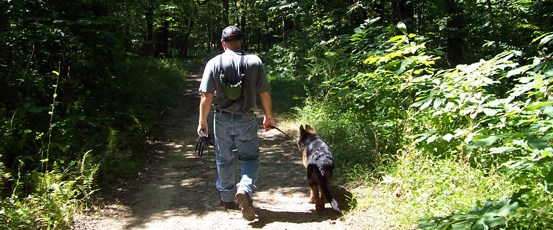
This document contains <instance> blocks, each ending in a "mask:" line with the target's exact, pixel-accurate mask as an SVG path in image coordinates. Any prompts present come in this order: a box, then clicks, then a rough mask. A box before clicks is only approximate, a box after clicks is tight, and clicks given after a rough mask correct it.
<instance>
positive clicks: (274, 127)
mask: <svg viewBox="0 0 553 230" xmlns="http://www.w3.org/2000/svg"><path fill="white" fill-rule="evenodd" d="M271 128H273V129H276V130H278V131H279V132H281V133H282V134H284V136H286V137H288V138H290V139H292V140H294V141H295V140H296V138H294V137H292V136H290V135H288V134H287V133H285V132H284V131H282V130H280V129H279V128H277V127H276V126H271Z"/></svg>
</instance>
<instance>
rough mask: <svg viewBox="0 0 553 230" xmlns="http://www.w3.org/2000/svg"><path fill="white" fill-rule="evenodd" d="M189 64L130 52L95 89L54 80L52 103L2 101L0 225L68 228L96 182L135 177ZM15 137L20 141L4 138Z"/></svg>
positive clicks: (91, 198)
mask: <svg viewBox="0 0 553 230" xmlns="http://www.w3.org/2000/svg"><path fill="white" fill-rule="evenodd" d="M190 68H191V66H190V65H189V64H187V63H184V62H182V61H176V60H167V59H166V60H156V59H128V60H126V61H122V62H118V63H117V65H116V66H114V68H113V70H111V72H112V74H111V75H110V76H109V77H106V78H103V80H102V84H101V85H99V87H98V88H95V89H93V90H90V91H84V92H79V93H81V94H78V93H77V92H76V93H75V94H67V93H65V92H60V91H57V93H56V91H54V90H55V89H58V88H59V89H61V88H62V87H65V86H64V85H62V84H65V83H64V82H61V81H60V82H59V83H58V84H59V86H58V85H56V86H54V88H52V92H50V94H51V96H50V98H52V101H50V103H51V104H50V105H48V104H45V105H33V106H34V107H28V108H18V109H16V110H13V111H7V110H5V109H3V108H2V110H0V112H1V115H2V116H1V117H0V122H1V123H2V126H1V127H2V128H0V129H1V135H2V138H1V139H2V140H3V141H2V142H0V150H2V151H1V152H0V158H2V159H3V161H2V162H8V161H9V162H13V165H1V164H0V176H1V177H0V178H1V181H0V182H2V183H1V185H2V196H3V197H4V199H2V201H0V204H1V205H0V228H6V229H23V228H25V229H29V228H30V229H36V228H51V229H63V228H68V227H69V226H71V224H72V221H73V219H72V218H73V215H74V214H75V213H76V212H78V211H79V210H82V209H83V208H84V209H86V207H87V206H88V204H89V203H90V202H91V201H93V200H94V199H95V197H94V196H93V193H94V192H95V191H97V190H98V188H99V186H98V185H99V184H105V183H112V182H114V181H116V180H117V179H118V178H122V177H127V178H132V177H136V175H137V171H138V169H139V168H140V166H141V165H142V164H143V163H144V162H146V161H147V159H148V158H147V157H148V153H149V152H148V143H147V141H148V137H149V136H150V135H151V132H152V127H153V125H154V123H155V122H156V121H157V120H158V119H160V116H161V115H162V114H163V111H164V110H166V109H167V108H168V106H170V105H171V103H173V99H174V98H175V95H176V94H177V93H179V92H180V91H181V89H182V86H183V83H184V78H185V77H186V76H187V75H188V74H187V72H186V71H187V69H190ZM54 75H57V76H59V77H64V78H65V77H67V76H60V75H59V73H58V72H56V73H54ZM38 86H39V85H37V87H38ZM41 106H42V107H41ZM42 108H44V109H42ZM41 116H43V117H44V118H41ZM34 118H39V119H36V120H34V122H33V121H32V120H29V119H34ZM50 118H51V119H50ZM36 121H44V122H47V123H46V124H39V125H36V124H35V123H36ZM48 121H50V122H48ZM30 124H35V125H34V126H33V125H30ZM17 139H21V140H22V141H21V142H19V143H21V144H19V145H17V142H12V141H10V140H17ZM23 140H25V141H29V140H30V142H29V143H33V145H31V146H29V145H23V144H22V143H24V142H23ZM37 152H38V153H39V154H35V153H37ZM8 153H9V154H8ZM8 157H13V159H12V160H8V159H7V158H8Z"/></svg>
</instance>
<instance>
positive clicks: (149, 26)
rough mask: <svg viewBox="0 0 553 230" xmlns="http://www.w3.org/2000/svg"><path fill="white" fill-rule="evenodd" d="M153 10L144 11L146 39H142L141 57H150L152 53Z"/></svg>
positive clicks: (151, 8)
mask: <svg viewBox="0 0 553 230" xmlns="http://www.w3.org/2000/svg"><path fill="white" fill-rule="evenodd" d="M153 40H154V8H153V7H148V9H146V38H145V39H144V44H143V49H142V55H144V56H152V55H153V53H154V41H153Z"/></svg>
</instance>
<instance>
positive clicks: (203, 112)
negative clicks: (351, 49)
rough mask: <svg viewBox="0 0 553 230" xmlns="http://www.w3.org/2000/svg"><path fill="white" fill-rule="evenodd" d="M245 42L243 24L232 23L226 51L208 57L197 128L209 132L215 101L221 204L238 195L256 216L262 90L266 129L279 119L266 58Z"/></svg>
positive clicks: (224, 39) (229, 204)
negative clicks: (245, 49)
mask: <svg viewBox="0 0 553 230" xmlns="http://www.w3.org/2000/svg"><path fill="white" fill-rule="evenodd" d="M242 42H243V34H242V31H241V30H240V29H239V28H238V27H235V26H229V27H226V28H225V29H223V31H222V36H221V44H222V47H223V49H224V52H223V53H222V54H220V55H217V56H216V57H214V58H212V59H211V60H209V61H208V62H207V64H206V67H205V70H204V73H203V77H202V82H201V84H200V88H199V91H200V93H201V99H200V115H199V120H198V129H197V132H198V134H200V132H205V133H208V125H207V117H208V113H209V111H210V110H211V105H212V104H213V107H214V108H215V111H214V119H213V129H214V132H213V133H214V135H215V153H216V165H217V182H216V186H217V189H218V190H219V193H220V197H221V204H222V205H223V206H224V207H225V208H229V209H232V208H233V206H234V200H235V199H236V201H237V202H238V203H239V204H240V208H241V210H242V217H243V218H244V219H246V220H248V221H252V220H254V219H255V209H254V207H253V203H252V196H253V194H254V193H255V191H256V189H257V188H256V186H255V183H256V180H257V172H258V168H259V141H258V137H257V124H256V119H255V118H256V117H255V114H254V109H255V108H256V107H257V105H256V96H257V94H259V98H260V101H261V105H262V109H263V112H264V119H263V127H264V129H265V130H270V129H271V128H272V127H274V125H275V121H274V119H273V115H272V111H271V109H272V102H271V95H270V94H269V82H268V80H267V77H266V76H265V71H264V69H263V63H262V62H261V59H260V58H259V57H258V56H256V55H253V54H247V53H245V52H243V51H242ZM234 148H236V150H237V151H236V156H237V157H238V160H240V178H239V181H238V183H236V179H235V178H236V177H235V170H234V169H235V167H234V166H235V158H236V156H235V154H234V153H233V149H234Z"/></svg>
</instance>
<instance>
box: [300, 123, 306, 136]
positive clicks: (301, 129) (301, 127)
mask: <svg viewBox="0 0 553 230" xmlns="http://www.w3.org/2000/svg"><path fill="white" fill-rule="evenodd" d="M303 133H305V129H304V128H303V125H300V135H302V134H303Z"/></svg>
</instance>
